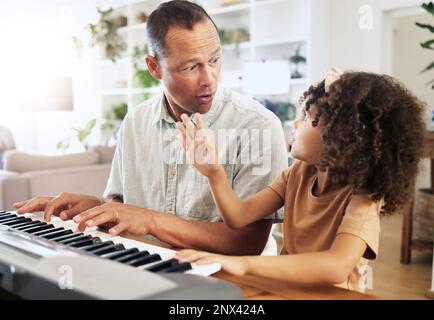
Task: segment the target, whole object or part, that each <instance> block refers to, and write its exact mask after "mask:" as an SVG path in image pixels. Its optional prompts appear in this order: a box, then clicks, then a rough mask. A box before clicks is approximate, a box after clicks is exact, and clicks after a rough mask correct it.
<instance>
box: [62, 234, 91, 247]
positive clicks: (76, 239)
mask: <svg viewBox="0 0 434 320" xmlns="http://www.w3.org/2000/svg"><path fill="white" fill-rule="evenodd" d="M83 240H92V236H90V235H86V234H81V235H80V236H78V237H75V238H70V239H65V240H61V241H59V243H60V244H64V245H66V246H69V245H70V244H72V243H75V242H78V241H83Z"/></svg>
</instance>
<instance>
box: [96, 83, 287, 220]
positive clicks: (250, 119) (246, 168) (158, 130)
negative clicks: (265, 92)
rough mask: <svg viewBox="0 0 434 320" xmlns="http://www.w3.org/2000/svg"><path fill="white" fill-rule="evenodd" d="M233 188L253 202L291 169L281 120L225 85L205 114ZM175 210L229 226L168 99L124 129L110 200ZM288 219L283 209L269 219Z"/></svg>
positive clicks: (144, 109) (129, 119) (136, 114)
mask: <svg viewBox="0 0 434 320" xmlns="http://www.w3.org/2000/svg"><path fill="white" fill-rule="evenodd" d="M203 121H204V125H205V127H206V128H207V132H208V135H209V136H210V137H211V138H213V139H214V140H215V143H216V145H217V147H218V153H219V156H220V162H221V163H222V165H223V167H224V169H225V171H226V175H227V178H228V179H229V181H230V182H231V185H232V188H233V189H234V191H235V193H236V194H237V195H238V196H239V197H240V198H242V199H243V198H246V197H248V196H250V195H252V194H254V193H256V192H258V191H260V190H262V189H264V188H265V187H266V186H267V185H268V184H270V183H271V182H272V181H273V180H274V179H275V178H276V177H277V176H278V175H279V174H281V172H282V171H283V170H284V169H286V168H287V166H288V158H287V150H286V147H285V142H284V141H285V139H284V134H283V129H282V126H281V123H280V121H279V119H278V118H277V117H276V116H275V115H274V114H273V113H272V112H270V111H269V110H267V109H266V108H265V107H264V106H262V105H261V104H260V103H258V102H256V101H255V100H253V99H250V98H248V97H245V96H242V95H240V94H238V93H235V92H234V91H231V90H229V89H225V88H219V89H218V90H217V92H216V95H215V97H214V100H213V103H212V106H211V109H210V111H209V112H208V113H206V114H204V115H203ZM114 196H117V197H119V198H121V199H123V202H124V203H127V204H132V205H137V206H140V207H143V208H147V209H151V210H156V211H163V212H168V213H172V214H174V215H176V216H179V217H181V218H184V219H187V220H203V221H212V222H214V221H222V219H221V217H220V216H219V213H218V209H217V207H216V205H215V203H214V200H213V197H212V194H211V189H210V187H209V185H208V181H207V178H206V177H205V176H203V175H202V174H201V173H200V172H198V171H197V170H196V169H195V168H194V167H193V165H191V164H189V163H188V161H187V159H186V156H185V152H184V151H183V150H182V148H181V146H180V144H179V141H178V132H177V130H176V126H175V121H174V120H173V119H172V118H171V116H170V115H169V112H168V109H167V106H166V99H165V98H164V94H161V95H159V96H156V97H154V98H152V99H150V100H148V101H145V102H143V103H142V104H140V105H138V106H137V107H135V108H134V109H133V110H130V111H129V112H128V114H127V116H126V117H125V119H124V122H123V124H122V126H121V129H120V131H119V138H118V144H117V147H116V152H115V155H114V159H113V163H112V168H111V173H110V177H109V180H108V183H107V187H106V190H105V192H104V197H105V198H112V197H114ZM267 218H269V219H279V220H281V219H282V218H283V214H282V211H279V212H276V213H275V214H273V215H270V216H268V217H267Z"/></svg>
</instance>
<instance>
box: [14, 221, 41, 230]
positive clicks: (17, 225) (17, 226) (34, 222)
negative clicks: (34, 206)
mask: <svg viewBox="0 0 434 320" xmlns="http://www.w3.org/2000/svg"><path fill="white" fill-rule="evenodd" d="M38 222H39V221H35V220H32V219H29V221H26V222H20V223H19V224H14V229H17V230H18V228H21V227H24V226H27V227H28V226H32V225H34V224H36V223H38Z"/></svg>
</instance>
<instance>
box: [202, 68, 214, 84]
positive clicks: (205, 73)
mask: <svg viewBox="0 0 434 320" xmlns="http://www.w3.org/2000/svg"><path fill="white" fill-rule="evenodd" d="M214 72H215V71H214V70H213V68H211V67H209V66H204V67H203V68H202V72H201V73H200V79H199V85H200V86H205V87H208V86H211V85H212V84H213V82H214V80H215V74H214Z"/></svg>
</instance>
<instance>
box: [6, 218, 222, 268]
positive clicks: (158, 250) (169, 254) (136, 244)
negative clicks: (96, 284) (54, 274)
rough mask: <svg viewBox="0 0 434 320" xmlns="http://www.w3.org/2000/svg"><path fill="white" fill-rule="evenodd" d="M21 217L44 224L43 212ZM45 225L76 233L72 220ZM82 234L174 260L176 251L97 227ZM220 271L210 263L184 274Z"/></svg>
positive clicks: (54, 220) (53, 219)
mask: <svg viewBox="0 0 434 320" xmlns="http://www.w3.org/2000/svg"><path fill="white" fill-rule="evenodd" d="M13 213H16V212H13ZM23 216H25V217H26V218H31V219H32V220H38V221H43V222H46V221H45V220H44V213H43V212H36V213H26V214H23ZM47 223H51V224H53V225H54V227H55V228H57V227H63V228H65V229H70V230H72V231H73V232H78V231H77V226H78V224H77V223H75V222H74V221H73V220H67V221H63V220H62V219H60V218H59V217H57V216H53V217H52V218H51V221H50V222H47ZM83 233H84V234H86V235H91V236H92V237H99V238H100V239H101V240H102V241H108V240H110V241H113V243H115V244H123V245H124V247H125V248H126V249H131V248H137V249H139V250H140V251H143V250H146V251H148V252H149V253H150V254H154V253H155V254H159V255H160V257H161V259H162V260H163V261H164V260H169V259H172V258H174V257H175V253H176V251H175V250H172V249H167V248H162V247H158V246H155V245H152V244H148V243H145V242H141V241H137V240H132V239H128V238H124V237H120V236H114V235H111V234H109V233H105V232H102V231H99V230H98V228H97V227H92V228H86V230H85V231H84V232H83ZM159 262H161V261H157V262H154V263H150V264H148V265H144V266H141V267H139V268H138V269H141V270H145V269H147V268H149V267H151V266H152V265H154V264H156V263H159ZM220 269H221V264H220V263H212V264H206V265H197V264H195V263H193V264H192V269H191V270H188V271H186V272H185V273H187V274H194V275H201V276H209V275H211V274H213V273H215V272H217V271H219V270H220Z"/></svg>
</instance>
